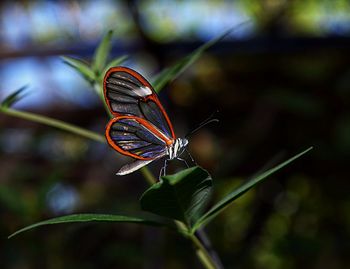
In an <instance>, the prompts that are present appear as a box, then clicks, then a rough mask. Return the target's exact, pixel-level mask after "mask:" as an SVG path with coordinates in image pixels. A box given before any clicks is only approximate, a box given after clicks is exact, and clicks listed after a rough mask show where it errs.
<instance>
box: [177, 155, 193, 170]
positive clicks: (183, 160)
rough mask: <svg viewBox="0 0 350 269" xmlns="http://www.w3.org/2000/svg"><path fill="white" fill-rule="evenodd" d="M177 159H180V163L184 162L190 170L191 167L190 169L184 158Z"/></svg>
mask: <svg viewBox="0 0 350 269" xmlns="http://www.w3.org/2000/svg"><path fill="white" fill-rule="evenodd" d="M176 159H178V160H179V161H182V162H184V163H185V164H186V166H187V168H189V167H190V166H189V165H188V163H187V162H186V160H185V159H182V158H179V157H177V158H176Z"/></svg>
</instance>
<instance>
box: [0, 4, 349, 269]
mask: <svg viewBox="0 0 350 269" xmlns="http://www.w3.org/2000/svg"><path fill="white" fill-rule="evenodd" d="M0 13H1V16H0V18H1V20H0V21H1V22H0V41H1V42H0V97H2V98H4V97H5V96H6V95H8V94H9V93H10V92H12V91H14V90H16V89H18V88H20V87H21V86H23V85H29V88H28V89H29V94H28V96H26V97H25V98H24V99H23V100H21V101H20V102H19V103H18V104H16V106H15V108H17V109H21V110H26V111H32V112H35V113H40V114H43V115H47V116H50V117H54V118H58V119H61V120H64V121H67V122H69V123H72V124H76V125H78V126H81V127H84V128H87V129H90V130H93V131H96V132H99V133H101V134H103V132H104V126H105V124H106V123H107V121H108V116H107V115H106V113H105V111H104V108H103V106H102V104H101V103H100V101H99V99H98V98H97V97H96V96H95V95H94V94H93V92H92V89H91V87H90V86H89V84H88V83H86V82H85V81H84V80H83V79H82V78H81V77H80V76H79V75H78V74H76V73H75V71H74V70H72V69H71V68H70V67H69V66H66V65H64V64H63V63H62V61H61V59H60V58H59V56H60V55H72V56H75V57H78V58H81V59H85V60H86V61H90V60H91V57H92V54H93V51H94V49H95V47H96V46H97V44H98V43H99V41H100V39H101V37H102V35H103V34H104V33H105V32H106V31H107V30H109V29H113V30H114V39H113V50H112V55H111V56H112V57H117V56H119V55H120V56H121V55H124V54H128V55H129V56H130V58H129V60H128V61H127V62H126V63H125V65H127V66H129V67H132V68H134V69H136V70H137V71H139V72H141V73H142V74H144V75H145V76H146V77H147V78H149V79H151V78H152V76H153V75H154V74H156V73H157V72H159V71H161V70H162V69H163V68H164V67H166V66H169V65H171V64H172V63H175V62H176V60H178V59H179V58H181V57H183V56H185V55H187V54H188V53H190V52H191V51H193V50H194V49H195V48H196V47H198V46H199V45H201V44H203V43H204V42H206V41H208V40H209V39H211V38H213V37H216V36H218V35H220V34H221V33H222V32H224V31H225V30H227V29H228V28H230V27H234V26H235V25H238V24H239V23H241V22H243V21H248V22H247V23H246V24H244V25H243V26H240V27H238V28H237V29H236V30H235V31H234V32H233V33H232V34H231V35H230V36H229V37H227V38H226V39H225V40H224V41H222V42H220V43H218V44H217V45H215V47H213V48H211V49H210V50H209V51H208V52H206V53H205V54H204V55H203V56H202V57H201V58H200V59H199V60H198V61H197V62H196V63H195V64H194V65H192V66H191V68H189V69H188V70H187V71H186V72H185V73H184V74H182V75H181V76H180V77H179V78H178V79H177V80H175V81H174V82H173V83H171V84H170V85H168V86H167V87H166V89H165V90H164V91H162V92H161V94H160V98H161V100H162V101H163V104H164V106H165V107H166V110H167V111H168V114H169V116H170V118H171V120H172V122H173V124H174V128H175V131H176V133H177V135H178V136H183V135H184V134H186V133H187V132H188V131H189V130H191V129H193V128H195V127H196V126H198V124H199V123H200V122H201V121H202V120H204V119H205V118H206V117H207V116H209V115H210V114H211V113H212V112H214V111H216V110H219V113H218V114H217V117H218V118H219V119H220V123H219V124H213V125H210V126H206V127H205V128H203V129H201V130H200V131H198V132H197V133H196V134H195V135H193V137H192V138H191V141H190V146H189V149H190V151H191V153H192V155H193V156H194V158H195V159H196V161H197V162H198V163H199V164H200V165H201V166H202V167H204V168H205V169H207V170H208V171H209V172H210V173H211V174H212V176H213V179H214V185H215V192H214V196H213V199H212V201H213V202H214V201H217V200H219V199H220V198H221V197H223V196H224V195H225V194H226V193H227V192H229V191H230V190H233V189H234V187H235V186H237V185H239V184H240V183H241V182H243V181H244V180H246V179H247V178H248V177H249V176H251V175H253V174H254V173H256V172H257V171H259V170H260V169H262V168H263V167H264V166H271V165H273V164H276V163H278V162H280V161H282V160H284V159H286V158H288V157H290V156H292V155H294V154H296V153H298V152H300V151H302V150H304V149H306V148H308V147H309V146H314V149H313V150H312V151H311V152H310V153H308V154H307V155H306V156H304V157H302V158H301V159H299V160H298V161H296V162H295V163H293V164H291V165H290V166H288V167H287V168H284V169H283V170H282V171H280V172H278V174H275V175H274V176H272V177H271V178H270V179H269V180H267V181H266V182H265V183H263V184H262V185H259V186H258V187H257V188H255V189H253V190H251V191H250V192H248V193H247V194H246V195H244V196H243V197H241V198H240V199H239V200H237V201H236V202H235V204H234V205H232V206H231V207H230V208H229V209H227V210H226V211H225V212H224V213H223V214H221V215H219V217H218V218H217V219H215V220H214V221H213V222H212V223H211V224H210V225H209V226H208V227H207V232H208V234H209V237H210V238H211V240H212V243H213V247H214V248H215V249H216V250H217V252H218V254H219V256H220V257H221V259H222V262H223V264H224V265H225V267H227V268H269V269H274V268H297V267H298V268H348V267H349V265H350V260H349V259H350V258H349V249H350V243H349V242H350V197H349V187H350V183H349V160H350V110H349V104H350V56H349V48H350V46H349V45H350V39H349V35H350V4H349V3H348V1H345V0H344V1H341V0H334V1H325V0H324V1H311V0H310V1H263V2H261V1H254V0H251V1H232V2H231V1H227V2H226V1H206V2H204V1H151V0H149V1H131V2H130V1H70V2H65V1H18V2H12V1H9V2H6V1H5V2H2V4H1V5H0ZM0 154H1V155H0V218H1V221H0V237H1V239H0V263H1V267H2V268H199V267H200V265H199V264H198V261H197V258H196V256H195V253H194V251H193V249H192V246H191V244H190V242H188V241H186V240H185V239H183V238H181V237H180V236H179V235H177V234H175V233H171V232H168V231H165V230H162V229H156V228H149V227H141V226H137V225H126V224H111V223H106V224H96V223H92V224H70V225H68V224H67V225H52V226H46V227H42V228H38V229H35V230H32V231H29V232H26V233H23V234H21V235H19V236H17V237H15V238H13V239H10V240H8V239H6V237H7V236H8V235H9V234H11V233H12V232H14V231H16V230H17V229H19V228H21V227H24V226H26V225H29V224H32V223H35V222H38V221H41V220H44V219H47V218H51V217H55V216H61V215H64V214H71V213H84V212H92V213H121V212H123V213H129V214H132V213H133V212H136V211H138V210H139V204H138V198H139V197H140V195H141V194H142V192H143V191H144V190H145V189H146V188H147V187H148V186H147V184H146V182H145V181H144V179H143V178H142V175H141V174H140V173H139V172H136V173H134V174H132V175H130V176H125V177H116V176H115V175H114V174H115V172H116V171H117V170H118V169H119V168H120V166H121V165H122V164H124V163H126V162H128V161H130V160H129V159H128V158H125V157H123V156H121V155H119V154H118V153H116V152H114V151H113V150H111V149H110V148H109V147H107V146H106V145H103V144H99V143H97V142H92V141H89V140H87V139H84V138H80V137H77V136H75V135H73V134H70V133H65V132H63V131H59V130H56V129H53V128H50V127H47V126H44V125H39V124H36V123H32V122H28V121H24V120H20V119H17V118H12V117H9V116H6V115H3V114H1V115H0ZM161 165H162V163H161V162H158V163H155V164H152V165H150V168H151V170H152V171H153V172H154V174H156V175H157V174H158V171H159V169H160V167H161ZM180 165H181V164H180Z"/></svg>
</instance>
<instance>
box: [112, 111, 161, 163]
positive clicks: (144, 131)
mask: <svg viewBox="0 0 350 269" xmlns="http://www.w3.org/2000/svg"><path fill="white" fill-rule="evenodd" d="M106 138H107V141H108V143H109V144H110V145H111V146H112V147H113V148H114V149H115V150H117V151H118V152H120V153H122V154H124V155H128V156H130V157H133V158H135V159H139V160H155V159H158V158H161V157H163V156H165V155H166V154H167V140H166V137H164V136H163V135H162V133H161V132H159V130H157V128H156V127H154V126H152V125H150V124H149V123H148V122H147V121H146V120H144V119H142V118H137V117H134V116H120V117H116V118H114V119H112V120H111V121H110V122H109V123H108V125H107V128H106Z"/></svg>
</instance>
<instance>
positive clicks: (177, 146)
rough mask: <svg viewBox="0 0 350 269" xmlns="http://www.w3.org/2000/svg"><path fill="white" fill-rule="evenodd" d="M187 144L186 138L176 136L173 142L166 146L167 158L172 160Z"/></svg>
mask: <svg viewBox="0 0 350 269" xmlns="http://www.w3.org/2000/svg"><path fill="white" fill-rule="evenodd" d="M187 144H188V140H187V139H186V138H176V139H175V141H174V143H172V144H171V145H170V146H168V148H167V155H169V159H170V160H173V159H175V158H177V157H178V156H180V155H181V154H182V152H183V151H184V150H185V148H186V146H187Z"/></svg>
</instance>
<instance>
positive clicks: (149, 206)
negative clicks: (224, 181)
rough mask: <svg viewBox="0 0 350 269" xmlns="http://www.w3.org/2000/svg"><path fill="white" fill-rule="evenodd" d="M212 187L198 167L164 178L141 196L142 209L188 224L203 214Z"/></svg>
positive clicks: (209, 180)
mask: <svg viewBox="0 0 350 269" xmlns="http://www.w3.org/2000/svg"><path fill="white" fill-rule="evenodd" d="M211 189H212V179H211V177H210V175H209V174H208V172H207V171H205V170H203V169H202V168H200V167H198V166H196V167H192V168H188V169H185V170H182V171H180V172H178V173H176V174H174V175H168V176H164V177H162V181H160V182H158V183H156V184H154V185H152V187H150V188H149V189H148V190H147V191H146V192H145V193H144V194H143V195H142V197H141V199H140V200H141V207H142V209H143V210H146V211H149V212H152V213H154V214H157V215H160V216H163V217H168V218H172V219H177V220H180V221H182V222H185V223H186V224H187V225H191V224H192V223H194V222H195V221H196V220H197V218H198V216H199V215H200V214H201V213H202V211H203V209H204V206H205V205H206V203H207V201H208V199H209V196H210V193H211Z"/></svg>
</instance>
